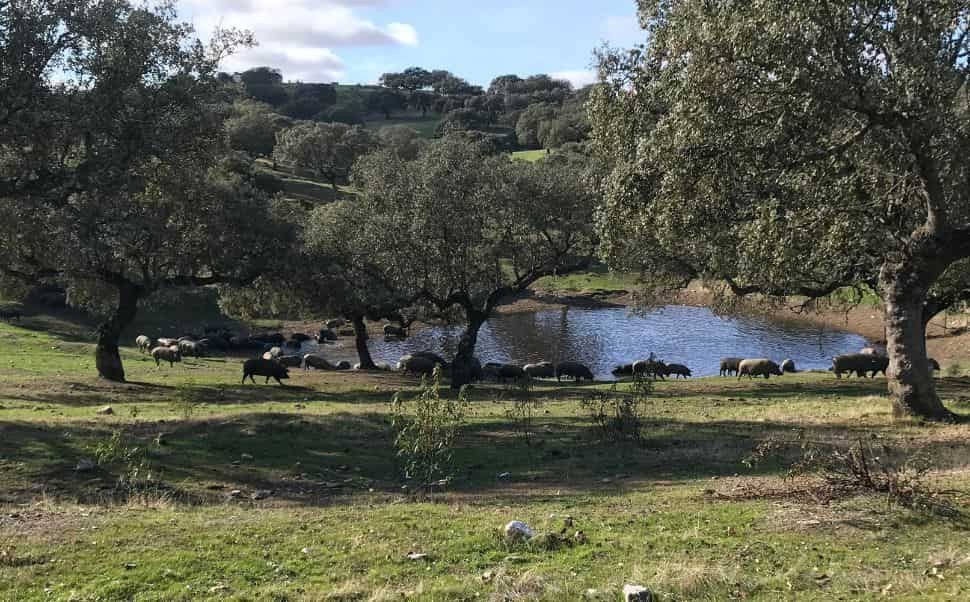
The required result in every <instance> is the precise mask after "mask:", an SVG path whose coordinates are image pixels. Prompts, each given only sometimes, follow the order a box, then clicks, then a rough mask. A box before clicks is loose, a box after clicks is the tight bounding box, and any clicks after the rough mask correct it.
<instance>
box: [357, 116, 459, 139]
mask: <svg viewBox="0 0 970 602" xmlns="http://www.w3.org/2000/svg"><path fill="white" fill-rule="evenodd" d="M440 122H441V116H439V115H434V114H432V113H429V114H428V115H427V116H426V117H422V116H420V115H413V116H392V117H391V118H390V119H383V118H381V119H371V120H370V121H368V122H367V123H366V124H365V126H366V127H367V128H368V129H372V130H374V131H377V130H380V129H381V128H382V127H387V126H392V125H404V126H407V127H409V128H412V129H415V130H417V131H418V133H419V134H421V137H422V138H434V137H436V136H437V133H436V128H437V127H438V124H439V123H440Z"/></svg>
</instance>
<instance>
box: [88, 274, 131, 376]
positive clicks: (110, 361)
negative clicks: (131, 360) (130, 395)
mask: <svg viewBox="0 0 970 602" xmlns="http://www.w3.org/2000/svg"><path fill="white" fill-rule="evenodd" d="M139 296H140V291H139V289H138V287H136V286H134V285H131V284H125V285H122V286H120V287H118V305H117V307H116V308H115V311H114V314H113V315H112V316H111V317H110V318H109V319H108V320H107V321H105V322H104V323H102V324H101V325H100V326H99V327H98V330H97V335H98V343H97V346H96V347H95V349H94V364H95V366H96V367H97V369H98V375H99V376H101V378H104V379H107V380H111V381H115V382H119V383H121V382H125V369H124V367H123V366H122V365H121V355H120V354H119V353H118V341H119V340H120V339H121V334H122V333H123V332H124V330H125V328H127V327H128V325H129V324H131V322H132V321H133V320H134V319H135V314H137V313H138V297H139Z"/></svg>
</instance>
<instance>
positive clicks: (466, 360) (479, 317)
mask: <svg viewBox="0 0 970 602" xmlns="http://www.w3.org/2000/svg"><path fill="white" fill-rule="evenodd" d="M465 313H466V315H467V316H468V326H466V327H465V332H463V333H462V334H461V339H459V340H458V353H457V355H455V361H454V362H453V363H452V364H451V388H452V389H460V388H461V387H463V386H464V385H467V384H468V383H470V382H472V376H473V374H472V363H473V360H474V358H475V345H477V344H478V331H479V330H481V328H482V325H483V324H485V321H486V320H487V319H488V316H487V315H486V314H485V313H483V312H480V311H474V310H466V312H465Z"/></svg>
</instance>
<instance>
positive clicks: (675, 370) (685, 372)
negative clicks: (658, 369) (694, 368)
mask: <svg viewBox="0 0 970 602" xmlns="http://www.w3.org/2000/svg"><path fill="white" fill-rule="evenodd" d="M665 372H666V373H667V376H670V375H674V377H677V376H683V377H684V378H685V379H686V378H687V377H688V376H692V375H691V372H690V368H688V367H687V366H685V365H683V364H667V369H666V370H665Z"/></svg>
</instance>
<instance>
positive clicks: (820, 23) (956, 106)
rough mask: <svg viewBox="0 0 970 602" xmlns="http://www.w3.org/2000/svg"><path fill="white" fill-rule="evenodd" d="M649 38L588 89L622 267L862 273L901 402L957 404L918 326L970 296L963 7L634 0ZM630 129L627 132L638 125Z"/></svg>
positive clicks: (929, 414) (740, 278)
mask: <svg viewBox="0 0 970 602" xmlns="http://www.w3.org/2000/svg"><path fill="white" fill-rule="evenodd" d="M640 18H641V22H642V23H643V24H644V26H645V28H646V29H647V33H646V34H645V37H647V38H648V39H649V43H648V44H647V45H646V46H645V47H639V48H637V49H635V50H632V51H630V52H628V53H622V52H607V53H605V54H604V56H603V57H602V62H601V72H602V74H603V76H604V77H605V78H606V80H607V82H608V83H609V85H607V86H603V87H601V88H599V89H598V90H596V91H594V100H593V109H592V111H591V116H592V117H591V118H592V121H593V122H594V124H593V125H594V140H595V144H596V146H597V148H598V151H599V152H600V154H601V155H602V156H603V157H604V158H605V159H606V163H607V164H609V165H613V169H612V171H611V173H610V174H609V177H608V178H607V185H606V190H607V197H606V203H605V207H604V209H603V211H602V214H601V216H600V220H599V226H600V228H599V229H600V233H601V235H602V237H603V241H604V242H603V245H602V250H603V254H604V256H605V258H606V259H607V260H608V261H609V262H610V264H611V265H612V266H613V267H619V268H623V267H626V268H632V269H637V270H643V271H644V272H647V273H651V274H657V275H665V276H668V277H673V278H677V279H680V280H681V281H682V282H685V283H686V282H688V281H690V280H691V279H695V278H699V277H700V278H709V279H719V280H724V281H726V282H727V283H728V285H729V287H730V288H731V289H732V290H733V291H734V292H735V293H737V294H739V295H746V294H751V293H765V294H768V295H773V296H783V295H789V294H795V295H805V296H809V297H820V296H824V295H826V294H828V293H830V292H832V291H834V290H836V289H837V288H839V287H842V286H853V285H859V284H865V285H867V286H869V287H870V288H872V289H873V290H878V291H879V292H880V294H881V296H882V299H883V302H884V303H885V307H886V327H887V328H886V332H887V339H888V349H889V354H890V361H891V363H890V370H889V390H890V393H891V396H892V399H893V404H894V413H895V414H896V415H897V416H904V415H917V416H921V417H926V418H930V419H944V420H947V419H952V418H953V415H952V414H951V413H950V412H949V410H947V409H946V408H945V407H944V406H943V404H942V403H941V401H940V398H939V397H938V395H937V393H936V390H935V387H934V383H933V379H932V375H931V373H930V371H929V368H928V365H927V359H926V342H925V325H926V323H927V322H928V321H929V319H931V318H932V317H933V315H935V314H936V313H938V312H939V311H940V310H942V309H944V308H945V307H947V306H948V305H950V304H953V303H955V302H958V301H960V300H963V299H967V298H968V297H970V269H968V263H970V260H968V258H970V188H968V186H967V164H966V156H967V154H968V151H970V105H968V103H967V98H966V87H967V78H968V76H970V63H968V60H967V58H968V55H970V35H968V34H970V31H968V27H970V25H968V23H970V9H968V8H967V7H966V5H965V3H962V2H949V1H948V2H936V3H933V4H932V5H931V6H930V5H927V4H926V3H919V2H876V3H867V2H863V3H857V2H845V1H842V0H826V1H822V2H820V1H817V0H811V1H799V2H794V3H793V2H790V1H786V2H780V1H778V0H759V1H756V2H748V3H732V4H711V3H709V2H704V1H702V0H688V1H684V2H678V3H674V4H668V3H656V2H641V3H640ZM631 133H634V135H631Z"/></svg>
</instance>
